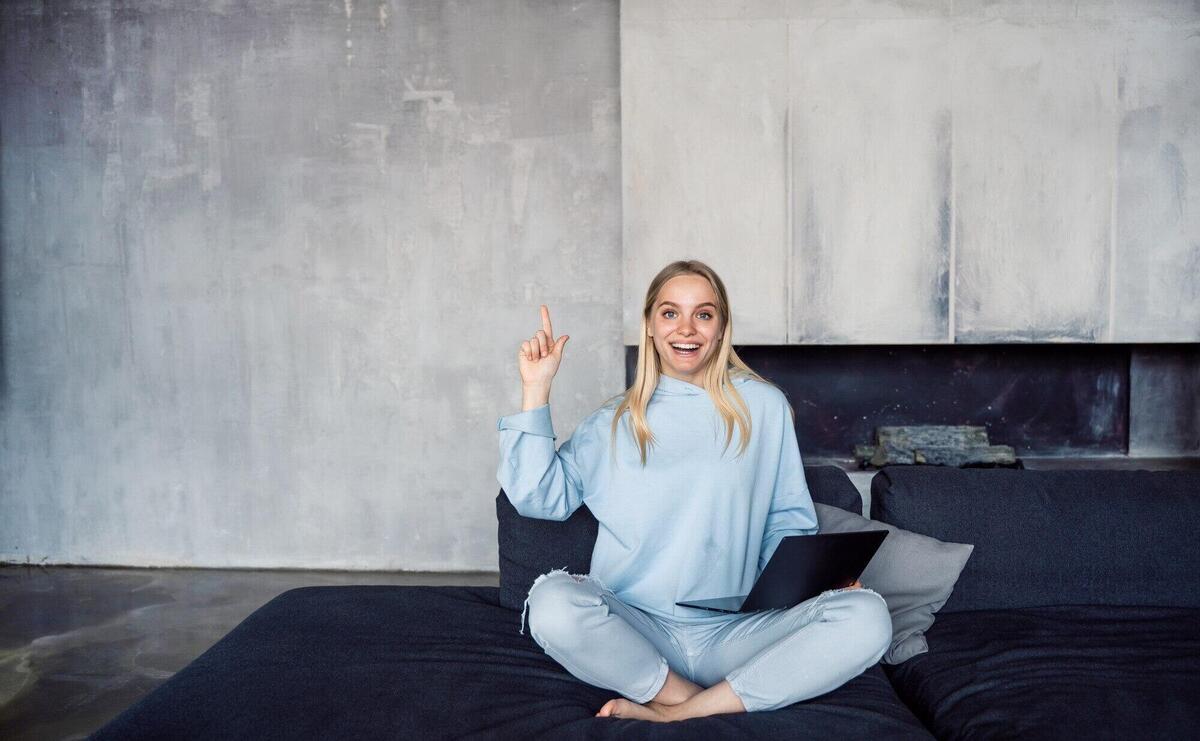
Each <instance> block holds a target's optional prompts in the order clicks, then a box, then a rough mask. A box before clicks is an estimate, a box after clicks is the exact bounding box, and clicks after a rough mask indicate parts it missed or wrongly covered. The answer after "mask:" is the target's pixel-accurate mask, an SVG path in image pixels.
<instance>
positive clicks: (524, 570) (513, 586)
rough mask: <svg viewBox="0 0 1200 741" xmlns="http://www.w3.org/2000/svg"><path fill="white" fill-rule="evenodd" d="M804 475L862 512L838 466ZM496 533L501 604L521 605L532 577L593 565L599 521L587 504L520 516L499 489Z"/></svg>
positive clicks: (822, 498) (813, 486) (817, 490)
mask: <svg viewBox="0 0 1200 741" xmlns="http://www.w3.org/2000/svg"><path fill="white" fill-rule="evenodd" d="M804 478H805V480H806V481H807V482H808V490H809V493H810V494H811V495H812V498H813V501H814V502H821V503H823V504H828V505H832V506H834V507H841V508H842V509H845V510H849V511H850V512H854V513H855V514H862V496H861V495H860V494H859V493H858V489H856V488H854V484H853V483H852V482H851V481H850V477H849V476H847V475H846V472H845V471H843V470H842V469H840V468H838V467H837V466H805V467H804ZM496 522H497V532H496V537H497V541H498V544H499V546H500V604H502V605H505V606H506V607H509V608H512V609H514V610H520V609H521V608H522V606H523V605H524V603H525V596H526V595H527V594H528V593H529V588H530V587H531V586H533V580H534V579H536V578H537V577H538V576H540V575H542V574H545V573H546V572H548V571H551V570H552V569H562V568H565V569H566V570H567V571H569V572H570V573H572V574H586V573H588V571H589V570H590V569H591V564H592V547H593V546H594V545H595V544H596V532H597V529H598V527H599V525H598V524H597V523H596V518H595V517H593V516H592V513H591V511H590V510H589V509H588V508H587V505H586V504H585V505H583V506H582V507H580V508H579V509H577V510H575V512H574V513H572V515H571V516H570V517H568V518H567V519H566V520H564V521H562V522H556V521H554V520H537V519H534V518H532V517H522V516H521V515H520V513H518V512H517V510H516V508H514V507H513V506H512V502H510V501H509V500H508V495H507V494H505V493H504V490H503V489H501V490H500V493H499V494H497V495H496Z"/></svg>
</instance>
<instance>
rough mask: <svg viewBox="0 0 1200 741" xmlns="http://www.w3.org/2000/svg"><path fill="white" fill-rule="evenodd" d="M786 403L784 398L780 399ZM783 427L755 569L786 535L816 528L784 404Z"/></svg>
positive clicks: (814, 515) (788, 414)
mask: <svg viewBox="0 0 1200 741" xmlns="http://www.w3.org/2000/svg"><path fill="white" fill-rule="evenodd" d="M784 403H785V405H786V401H785V402H784ZM782 416H783V423H782V424H783V430H782V434H781V435H780V438H781V440H782V443H781V446H780V451H779V467H778V469H777V471H776V473H775V486H774V489H773V492H772V495H771V509H770V512H769V514H768V515H767V524H766V529H765V531H764V533H763V540H762V550H761V551H760V555H759V557H758V573H759V574H761V573H762V570H763V569H764V568H765V567H766V565H767V562H768V561H770V560H771V556H772V555H774V553H775V549H776V548H777V547H778V546H779V541H781V540H783V539H784V537H785V536H788V535H815V534H816V533H817V531H818V525H817V510H816V508H815V507H814V506H813V501H812V495H811V494H809V492H808V482H807V481H806V480H805V478H804V463H803V462H802V461H801V460H800V446H799V444H798V443H797V442H796V428H795V426H794V425H793V424H792V415H791V414H790V413H789V412H788V410H787V408H786V406H785V408H784V410H783V415H782Z"/></svg>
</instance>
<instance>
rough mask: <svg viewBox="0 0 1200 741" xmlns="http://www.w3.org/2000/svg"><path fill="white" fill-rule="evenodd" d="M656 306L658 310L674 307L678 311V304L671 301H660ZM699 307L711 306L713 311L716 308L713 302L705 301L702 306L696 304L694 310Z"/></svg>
mask: <svg viewBox="0 0 1200 741" xmlns="http://www.w3.org/2000/svg"><path fill="white" fill-rule="evenodd" d="M658 305H659V308H661V307H663V306H674V307H675V308H676V309H678V308H679V304H677V303H675V302H673V301H662V302H660V303H659V304H658ZM701 306H711V307H713V308H714V309H715V308H717V305H716V304H714V303H713V302H711V301H705V302H704V303H702V304H698V305H697V306H696V308H697V309H699V308H700V307H701Z"/></svg>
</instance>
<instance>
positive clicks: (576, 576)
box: [517, 566, 612, 635]
mask: <svg viewBox="0 0 1200 741" xmlns="http://www.w3.org/2000/svg"><path fill="white" fill-rule="evenodd" d="M553 574H566V575H567V576H569V577H571V578H572V579H573V580H575V582H576V583H579V582H582V581H585V580H589V581H593V582H595V583H596V584H597V585H599V586H600V587H601V588H602V589H605V590H607V591H610V592H611V591H612V590H611V589H609V588H608V587H607V586H605V584H604V582H602V581H600V579H598V578H597V577H595V576H592V575H591V574H572V573H569V572H568V571H567V567H566V566H564V567H562V568H561V569H551V570H550V571H547V572H546V573H544V574H542V575H541V576H539V577H538V578H536V579H534V580H533V584H530V585H529V592H527V593H526V596H525V605H524V607H522V608H521V628H520V630H518V631H517V633H518V634H519V635H525V615H526V613H527V612H528V611H529V595H531V594H533V590H534V589H535V588H536V587H537V585H538V584H541V583H542V581H543V580H544V579H547V578H549V577H550V576H551V575H553Z"/></svg>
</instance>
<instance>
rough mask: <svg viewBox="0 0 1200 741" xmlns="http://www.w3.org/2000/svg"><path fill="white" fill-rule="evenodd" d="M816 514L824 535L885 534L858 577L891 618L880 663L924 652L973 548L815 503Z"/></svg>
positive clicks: (895, 660)
mask: <svg viewBox="0 0 1200 741" xmlns="http://www.w3.org/2000/svg"><path fill="white" fill-rule="evenodd" d="M816 509H817V523H818V525H819V526H820V531H821V532H823V533H853V532H861V531H864V530H887V531H888V535H887V537H886V538H884V539H883V543H882V544H881V545H880V546H879V550H878V551H877V552H876V553H875V556H874V558H872V559H871V563H869V564H867V568H866V569H865V570H864V571H863V573H862V576H861V577H859V579H860V581H861V582H862V585H863V586H864V587H869V588H870V589H873V590H875V591H876V592H878V593H879V594H880V595H881V596H882V597H883V599H884V601H885V602H887V605H888V611H889V612H890V613H891V614H892V645H891V647H890V648H888V650H887V652H886V653H884V655H883V659H882V661H883V662H884V663H885V664H899V663H900V662H902V661H906V660H908V659H910V658H912V657H913V656H916V655H917V654H920V653H924V652H926V651H928V650H929V644H928V643H927V642H926V640H925V631H926V630H928V629H929V626H931V625H933V619H934V618H933V614H934V613H935V612H937V611H938V610H939V609H940V608H941V606H942V605H944V604H946V599H947V598H948V597H949V596H950V593H951V592H952V591H954V583H955V582H956V581H958V575H959V574H960V573H961V572H962V569H963V566H964V565H966V563H967V559H969V558H970V557H971V551H972V549H974V547H975V546H973V545H967V544H963V543H943V542H942V541H940V540H937V539H935V538H930V537H929V536H927V535H921V534H919V533H911V532H909V531H907V530H902V529H901V528H898V527H896V526H895V525H888V524H887V523H884V522H877V521H875V520H868V519H867V518H865V517H863V516H862V515H856V514H854V513H853V512H847V511H845V510H843V509H838V508H837V507H830V506H829V505H827V504H821V503H820V502H818V503H817V504H816Z"/></svg>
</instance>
